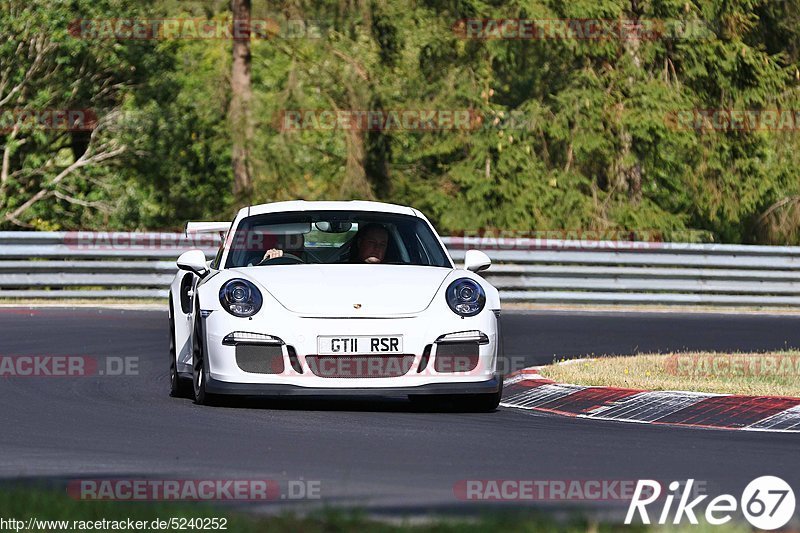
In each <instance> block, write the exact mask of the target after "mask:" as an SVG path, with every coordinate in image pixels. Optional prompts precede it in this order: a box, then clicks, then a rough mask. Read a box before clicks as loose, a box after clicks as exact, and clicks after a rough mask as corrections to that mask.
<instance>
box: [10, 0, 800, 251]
mask: <svg viewBox="0 0 800 533" xmlns="http://www.w3.org/2000/svg"><path fill="white" fill-rule="evenodd" d="M22 5H23V4H21V3H19V4H18V3H17V2H14V1H12V2H7V3H6V4H4V6H3V8H2V11H0V22H2V23H3V28H4V29H3V33H4V39H3V40H2V41H0V66H3V67H4V68H7V67H10V72H11V78H10V79H11V80H12V82H13V80H14V79H22V77H23V76H24V75H25V69H26V62H25V60H24V59H25V58H23V60H22V61H20V60H19V58H18V57H17V55H18V54H17V49H18V47H19V45H20V43H30V42H31V40H32V39H34V38H35V36H36V35H37V33H36V32H37V30H38V29H40V28H49V30H48V35H49V38H50V39H51V40H52V42H54V43H56V47H55V48H54V49H53V50H52V51H51V52H49V54H48V63H47V64H48V65H50V66H51V67H52V68H51V70H52V73H51V74H48V72H50V71H49V70H45V71H42V73H40V74H39V75H37V76H35V77H34V79H33V80H32V81H31V82H30V83H29V84H28V85H27V86H26V90H25V91H24V93H23V94H20V95H19V96H18V97H17V98H16V101H15V102H14V104H13V105H15V106H25V107H26V108H31V109H35V108H43V107H44V108H48V107H59V106H60V107H70V106H71V107H73V108H86V107H92V108H98V109H99V108H102V109H104V110H106V111H107V112H108V113H110V114H112V115H113V114H114V113H118V112H120V111H123V115H122V116H123V117H124V118H123V119H122V120H117V121H116V122H115V123H114V127H109V128H107V129H105V130H102V131H101V132H100V133H98V134H97V135H96V136H95V138H93V139H92V143H94V144H91V146H94V145H96V146H97V147H99V148H102V147H107V146H124V147H125V151H124V153H122V154H120V155H119V156H116V157H114V158H111V159H109V160H107V161H102V162H100V163H98V164H94V165H87V166H85V167H82V168H80V169H77V170H76V171H75V172H73V173H72V174H71V175H70V176H69V178H68V179H64V180H63V181H61V182H60V183H56V184H55V185H54V184H53V183H52V181H53V178H54V176H56V175H57V174H58V172H60V171H61V170H62V169H64V168H66V167H68V166H69V165H70V164H71V163H73V162H74V161H75V160H76V158H78V157H79V156H80V155H79V154H78V153H77V152H76V150H75V143H79V144H80V143H81V142H82V143H83V146H85V145H86V143H87V142H88V138H87V137H86V136H84V138H83V139H81V138H80V136H79V135H78V136H76V135H72V136H71V137H72V138H71V139H68V137H70V136H65V135H64V134H63V133H61V134H59V133H58V132H48V131H44V132H42V131H32V132H25V134H24V135H17V136H11V135H8V134H5V140H4V148H5V151H7V152H8V154H9V156H10V158H9V160H10V165H11V177H10V178H9V179H8V180H7V183H5V184H4V185H3V186H2V188H0V217H2V216H3V215H4V214H6V215H7V214H8V213H13V212H14V211H15V210H18V209H19V208H20V206H23V205H24V204H25V202H26V201H28V200H29V199H30V198H31V197H32V196H33V195H35V194H36V193H37V191H39V190H46V191H56V190H58V191H59V194H55V192H52V193H48V194H46V195H45V196H44V197H43V198H42V199H40V200H39V201H37V202H36V203H35V204H34V205H32V206H31V207H30V208H29V209H25V210H23V211H21V212H19V214H18V216H15V217H14V218H13V220H12V219H9V218H8V217H7V216H6V218H5V219H2V218H0V221H2V224H3V227H5V228H12V227H18V226H19V225H23V226H25V225H28V226H32V227H37V228H94V227H107V226H111V227H119V228H131V229H136V228H170V227H173V228H174V227H179V226H181V225H182V224H183V223H184V222H185V220H187V219H197V218H219V217H221V218H228V217H230V215H231V212H232V210H233V208H234V205H233V199H232V195H231V188H232V172H231V156H230V129H231V125H230V123H229V120H228V106H229V102H230V88H229V77H230V66H231V60H230V56H231V43H230V41H227V40H224V39H211V40H202V39H201V40H187V39H179V40H155V41H152V40H151V41H136V40H110V39H106V40H87V39H75V38H74V37H71V36H70V35H69V34H68V32H67V28H68V26H69V22H70V21H72V20H74V19H76V18H119V17H123V16H138V17H168V18H178V17H189V18H208V19H213V20H215V21H218V22H219V23H226V22H228V21H229V20H230V14H229V12H228V5H227V2H221V1H214V0H207V1H193V2H176V1H174V0H161V1H159V2H155V3H152V2H142V3H141V4H130V3H120V2H117V1H116V0H104V1H102V2H88V1H84V0H78V1H75V2H72V3H70V4H66V3H54V4H51V3H44V2H43V1H41V0H35V1H33V2H26V3H25V5H26V6H31V7H30V9H22ZM67 6H69V7H67ZM253 17H254V18H257V19H269V20H270V21H271V23H272V24H273V26H277V27H279V28H280V31H281V32H283V33H279V35H277V36H273V37H272V38H269V39H254V40H253V41H252V43H251V44H252V74H253V92H254V103H253V108H252V117H251V118H252V123H253V124H254V126H255V128H254V131H255V134H254V138H253V139H252V145H251V146H250V153H249V157H250V165H251V168H252V170H253V175H254V185H255V187H254V192H253V197H252V198H251V201H252V202H254V203H255V202H268V201H275V200H284V199H292V198H305V199H309V200H313V199H349V198H365V199H377V200H383V201H392V202H397V203H407V204H410V205H414V206H415V207H418V208H419V209H421V210H422V211H424V212H425V213H426V214H428V215H429V216H430V217H431V219H432V220H433V221H434V223H435V224H436V225H437V227H438V229H439V230H440V231H442V232H447V233H449V232H458V231H464V230H467V231H474V230H478V229H495V228H503V229H514V230H521V231H534V230H535V231H541V230H549V229H566V230H606V229H620V230H638V231H643V230H653V231H659V232H662V233H664V234H667V235H676V236H680V238H689V237H688V236H689V235H692V236H693V237H692V238H696V239H701V240H712V241H722V242H768V243H790V244H798V243H800V200H798V198H800V182H798V178H797V170H796V169H797V168H798V163H800V161H798V159H799V158H800V155H798V154H800V150H798V148H800V143H799V142H798V130H794V131H788V132H781V131H764V130H759V131H741V130H740V131H715V130H713V129H709V128H698V129H693V128H680V127H676V125H675V122H674V121H673V120H670V118H669V117H674V116H676V114H677V113H680V112H685V111H687V110H707V109H731V110H742V111H744V110H756V111H757V110H762V111H763V110H774V109H800V106H799V105H798V104H800V102H798V84H800V30H799V29H798V28H800V25H798V24H797V22H798V21H800V0H785V1H781V2H775V1H774V0H575V1H571V2H562V1H560V0H526V1H522V0H512V1H509V2H493V1H482V0H458V1H442V0H422V1H419V2H412V3H408V2H398V1H395V0H370V1H369V2H360V3H350V2H339V1H333V0H316V1H313V2H312V1H310V0H300V1H296V0H293V1H292V2H288V1H286V2H283V1H279V2H272V3H270V4H269V5H254V7H253ZM506 18H530V19H539V20H543V21H556V20H559V19H562V20H563V19H573V20H586V19H590V18H592V19H603V20H607V21H617V22H618V24H619V25H620V27H624V26H625V22H626V21H637V20H638V21H640V22H642V23H644V24H645V25H647V24H651V23H653V22H656V23H657V22H659V21H660V22H661V23H662V24H660V25H658V24H657V26H656V27H658V28H660V30H661V31H662V33H661V34H659V35H655V36H654V35H651V34H641V35H640V36H639V38H637V37H636V35H635V34H634V35H631V34H629V33H622V35H621V37H620V38H606V39H599V40H598V39H569V38H566V39H565V38H550V39H516V40H514V39H486V40H483V39H467V38H464V36H463V35H462V34H460V33H459V31H457V27H458V26H457V23H458V21H459V20H462V21H463V20H464V19H506ZM291 21H294V22H295V23H296V22H298V21H304V22H303V23H302V24H304V26H302V27H303V28H304V29H305V30H307V33H305V34H302V32H300V33H298V32H297V28H298V26H296V25H295V26H291V25H290V24H289V22H291ZM610 23H611V22H609V24H610ZM645 27H648V26H645ZM292 28H294V30H295V31H294V32H293V33H292V35H287V34H286V33H285V32H286V31H287V30H289V29H292ZM7 90H8V89H3V90H0V98H3V97H4V95H5V91H7ZM292 110H310V111H322V110H357V111H368V110H379V111H384V112H391V111H400V110H421V111H422V110H450V111H459V110H470V111H471V113H473V116H475V117H480V121H477V120H476V121H474V122H473V124H472V126H473V127H471V128H455V129H440V130H428V131H414V130H408V129H384V130H380V129H377V130H376V129H366V130H364V129H358V128H356V129H338V128H337V129H330V128H323V127H317V128H303V129H300V130H293V129H291V128H289V129H287V128H285V127H284V126H285V122H284V119H285V116H286V115H285V114H286V112H287V111H292ZM76 137H77V139H76ZM104 142H105V143H106V144H103V143H104ZM108 143H111V144H108ZM65 198H69V199H65Z"/></svg>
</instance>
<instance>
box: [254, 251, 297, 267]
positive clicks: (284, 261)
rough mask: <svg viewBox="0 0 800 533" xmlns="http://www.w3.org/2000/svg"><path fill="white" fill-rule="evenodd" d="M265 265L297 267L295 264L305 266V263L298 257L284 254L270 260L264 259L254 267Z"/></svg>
mask: <svg viewBox="0 0 800 533" xmlns="http://www.w3.org/2000/svg"><path fill="white" fill-rule="evenodd" d="M267 264H270V265H297V264H305V261H303V260H302V259H300V258H299V257H297V256H296V255H294V254H287V253H284V254H283V255H282V256H280V257H271V258H268V259H264V260H262V261H261V262H260V263H259V264H258V265H256V266H261V265H267Z"/></svg>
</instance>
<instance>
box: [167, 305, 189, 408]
mask: <svg viewBox="0 0 800 533" xmlns="http://www.w3.org/2000/svg"><path fill="white" fill-rule="evenodd" d="M176 359H177V355H176V353H175V312H174V309H173V306H172V298H170V301H169V395H170V396H172V397H173V398H188V397H189V393H190V391H191V388H190V387H189V380H187V379H185V378H182V377H181V376H180V375H179V374H178V366H177V361H176Z"/></svg>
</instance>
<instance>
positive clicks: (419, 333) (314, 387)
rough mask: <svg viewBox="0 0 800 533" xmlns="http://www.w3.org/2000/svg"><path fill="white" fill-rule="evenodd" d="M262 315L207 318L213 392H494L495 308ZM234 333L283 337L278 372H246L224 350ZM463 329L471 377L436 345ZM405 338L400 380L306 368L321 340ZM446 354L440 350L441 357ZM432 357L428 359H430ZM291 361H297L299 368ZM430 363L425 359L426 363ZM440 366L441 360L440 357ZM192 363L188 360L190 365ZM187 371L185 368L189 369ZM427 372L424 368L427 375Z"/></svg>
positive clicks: (230, 352) (213, 315)
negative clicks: (445, 363)
mask: <svg viewBox="0 0 800 533" xmlns="http://www.w3.org/2000/svg"><path fill="white" fill-rule="evenodd" d="M264 317H268V318H263V317H262V318H256V317H254V319H252V320H249V319H240V318H235V317H232V316H230V315H228V314H227V313H225V312H224V311H215V312H213V313H211V314H210V316H208V317H207V318H205V319H204V324H203V332H204V337H205V339H204V341H205V346H206V356H207V363H208V364H207V369H208V372H209V375H208V381H207V387H208V391H209V392H211V393H217V394H244V395H277V396H284V395H292V396H297V395H306V396H315V395H326V396H330V395H332V394H333V395H343V396H353V395H356V396H358V395H378V396H387V395H406V396H407V395H409V394H474V393H483V392H488V393H491V392H497V391H498V390H499V383H500V381H499V378H498V376H497V366H498V365H497V360H498V340H499V339H498V317H497V315H496V314H495V313H493V312H492V311H490V310H486V312H483V313H481V314H480V315H477V316H475V317H471V318H466V319H462V318H460V317H458V316H456V315H455V314H453V313H452V312H450V311H449V309H447V312H446V313H444V312H441V311H440V310H439V311H437V310H428V312H425V313H421V314H419V315H417V316H405V317H393V318H387V317H374V318H351V319H331V318H320V317H300V316H297V315H294V314H291V313H282V312H277V311H274V312H272V313H265V314H264ZM234 331H248V332H253V333H260V334H263V335H270V336H273V337H275V338H276V339H279V340H280V342H281V345H280V346H279V347H278V348H277V349H279V350H280V352H281V353H282V362H281V363H280V364H278V365H277V367H278V368H279V369H280V371H278V372H276V373H259V372H254V371H244V370H243V368H242V366H241V365H239V364H237V355H236V346H232V345H226V342H225V337H226V336H227V335H229V334H230V333H232V332H234ZM461 331H479V332H481V334H482V338H483V339H484V340H485V342H484V341H481V343H480V345H479V346H478V352H479V353H478V357H477V363H476V365H475V367H474V368H472V369H470V370H469V371H465V372H460V371H452V370H442V366H441V365H439V364H438V363H440V362H441V361H438V359H437V358H438V357H439V355H440V354H441V356H442V358H444V352H445V350H444V349H442V348H440V346H441V345H440V344H437V339H440V338H441V337H442V335H447V334H451V333H455V332H461ZM321 335H325V336H330V335H334V336H349V335H352V336H357V335H402V337H403V354H402V356H403V357H407V358H413V361H412V362H410V363H409V365H410V370H408V371H407V372H404V373H403V374H402V375H393V376H390V377H387V376H380V377H371V376H362V375H358V376H353V375H350V376H347V377H336V376H324V377H323V376H321V375H316V374H315V371H313V370H312V366H313V365H310V364H309V362H310V361H309V359H307V358H313V357H315V354H316V350H317V336H321ZM440 349H441V352H440ZM426 354H427V355H426ZM291 356H294V363H295V364H294V366H293V364H292V360H291V359H290V357H291ZM426 357H427V359H426ZM442 360H443V359H442ZM188 362H189V361H187V363H188ZM187 366H188V365H187ZM423 369H424V370H423Z"/></svg>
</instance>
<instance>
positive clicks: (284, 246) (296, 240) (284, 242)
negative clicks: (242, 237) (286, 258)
mask: <svg viewBox="0 0 800 533" xmlns="http://www.w3.org/2000/svg"><path fill="white" fill-rule="evenodd" d="M305 244H306V242H305V237H303V234H302V233H297V234H292V235H281V236H279V237H278V242H277V244H276V247H275V248H270V249H269V250H267V251H266V253H265V254H264V258H263V259H262V261H267V260H269V259H275V258H277V257H283V254H284V253H286V254H291V255H294V256H296V257H297V258H299V259H302V257H303V256H302V254H303V251H304V250H305Z"/></svg>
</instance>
